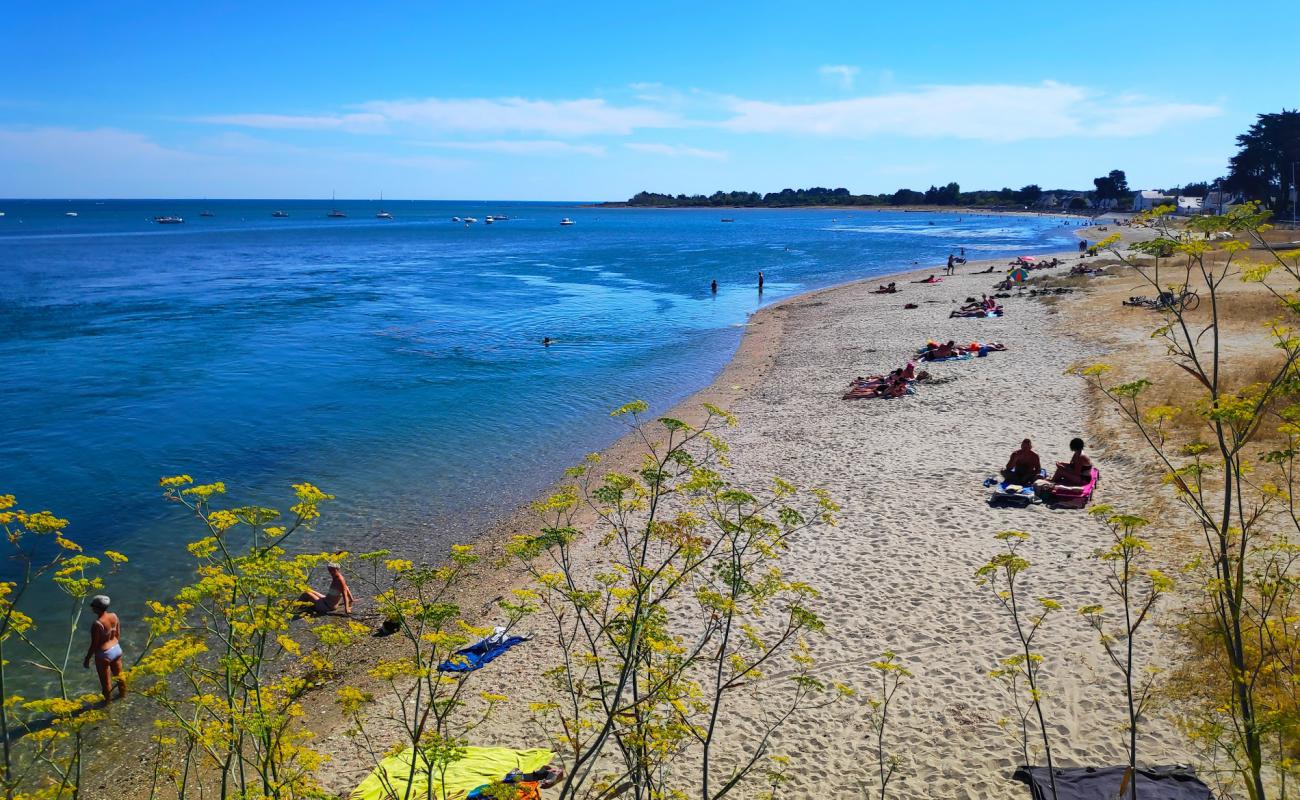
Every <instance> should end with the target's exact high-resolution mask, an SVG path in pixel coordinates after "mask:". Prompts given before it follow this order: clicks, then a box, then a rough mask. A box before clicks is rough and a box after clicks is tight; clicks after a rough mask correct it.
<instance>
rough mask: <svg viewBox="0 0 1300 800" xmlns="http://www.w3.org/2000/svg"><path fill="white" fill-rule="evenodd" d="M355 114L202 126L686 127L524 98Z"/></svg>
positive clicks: (587, 131) (598, 130) (355, 129)
mask: <svg viewBox="0 0 1300 800" xmlns="http://www.w3.org/2000/svg"><path fill="white" fill-rule="evenodd" d="M356 108H357V110H356V111H354V112H351V113H338V114H307V115H292V114H215V115H207V116H202V117H198V118H197V119H196V121H198V122H203V123H208V124H213V125H231V126H236V127H246V128H264V129H274V130H312V131H332V130H337V131H345V132H348V133H389V132H393V131H397V130H400V131H403V132H406V133H412V132H414V133H447V132H458V133H484V132H497V133H542V134H546V135H549V136H593V135H627V134H630V133H632V132H633V131H635V130H638V129H640V128H671V127H677V126H679V125H681V124H682V120H681V119H680V118H679V117H678V116H677V115H676V114H674V113H671V112H668V111H665V110H662V109H659V108H653V107H651V106H648V105H629V106H616V105H611V104H610V103H607V102H606V101H605V100H603V99H600V98H584V99H578V100H529V99H526V98H522V97H506V98H495V99H493V98H470V99H443V98H437V97H430V98H425V99H415V100H374V101H371V102H367V103H362V104H361V105H359V106H357V107H356Z"/></svg>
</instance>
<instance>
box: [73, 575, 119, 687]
mask: <svg viewBox="0 0 1300 800" xmlns="http://www.w3.org/2000/svg"><path fill="white" fill-rule="evenodd" d="M110 602H111V601H110V600H109V598H108V595H106V594H97V595H95V596H94V597H92V598H91V599H90V610H91V611H93V612H95V621H94V622H92V623H90V646H89V647H87V648H86V657H85V658H84V659H82V661H81V666H82V667H85V668H86V669H90V659H92V658H93V659H95V671H96V672H98V673H99V688H100V689H102V690H103V692H104V704H105V705H107V704H109V703H111V702H112V701H113V687H112V685H111V683H110V677H111V679H112V682H113V683H116V684H117V686H118V688H119V689H120V690H121V691H120V693H119V694H118V698H119V699H121V698H123V697H126V680H125V679H123V677H122V643H121V641H120V639H121V637H122V622H121V620H119V619H118V618H117V615H116V614H114V613H113V612H112V611H109V610H108V605H109V603H110Z"/></svg>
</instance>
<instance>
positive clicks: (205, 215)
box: [199, 211, 216, 217]
mask: <svg viewBox="0 0 1300 800" xmlns="http://www.w3.org/2000/svg"><path fill="white" fill-rule="evenodd" d="M199 216H200V217H213V216H216V215H215V214H213V213H212V212H211V211H200V212H199Z"/></svg>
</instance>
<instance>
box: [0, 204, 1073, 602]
mask: <svg viewBox="0 0 1300 800" xmlns="http://www.w3.org/2000/svg"><path fill="white" fill-rule="evenodd" d="M337 206H338V208H340V209H341V210H343V211H345V212H346V213H347V214H348V215H349V216H348V218H347V219H328V218H326V217H325V212H326V211H327V210H328V209H329V208H330V203H328V202H325V203H320V202H315V203H312V202H303V201H284V202H274V201H219V202H218V201H212V202H199V201H104V202H96V201H75V202H64V201H0V211H5V212H6V215H5V216H4V217H3V218H0V300H2V302H0V493H13V494H16V495H17V496H18V498H19V500H20V502H21V505H22V506H23V507H25V508H27V509H29V510H33V509H36V508H49V509H52V510H54V511H56V512H57V513H58V514H60V515H61V516H64V517H68V518H69V519H70V520H71V522H72V524H71V527H70V529H69V535H70V536H72V537H73V538H75V539H77V540H78V541H80V542H82V543H83V544H84V545H86V547H87V548H88V549H90V550H99V549H103V548H113V549H116V550H121V551H123V552H125V553H126V554H128V555H129V556H131V557H132V559H133V562H134V563H133V564H132V565H131V568H130V569H129V570H127V571H126V572H124V573H123V574H122V575H120V576H117V577H115V578H114V580H113V582H112V585H111V586H110V587H109V590H110V591H111V592H113V593H114V594H116V595H118V596H119V597H123V598H124V600H125V598H138V597H139V596H140V595H142V594H144V593H145V592H148V594H149V595H151V596H158V595H160V594H162V593H163V592H164V591H165V590H166V589H167V588H169V587H170V586H171V585H173V583H174V581H176V580H177V579H179V577H180V576H181V575H182V574H183V572H184V569H185V567H186V566H187V559H188V556H187V555H186V554H185V551H184V548H183V543H184V542H186V541H189V540H190V539H192V538H195V537H196V536H197V535H198V531H197V529H196V528H195V527H194V525H193V524H192V523H191V522H189V521H187V520H186V519H185V518H184V516H183V515H182V514H181V513H180V509H178V508H177V507H175V506H172V505H169V504H167V503H164V502H163V501H162V500H161V499H160V495H159V490H158V488H157V481H158V478H159V477H160V476H162V475H169V474H174V473H182V472H184V473H189V474H191V475H193V476H194V477H195V479H196V480H199V481H210V480H224V481H226V483H227V485H228V486H229V487H230V489H231V493H232V501H238V502H257V503H262V504H281V503H282V501H284V500H286V499H287V497H288V492H289V485H290V484H291V483H293V482H296V481H302V480H308V481H312V482H314V483H316V484H317V485H319V486H321V487H322V488H323V489H325V490H326V491H329V492H332V493H334V494H336V495H337V496H338V498H339V499H338V501H337V502H335V503H333V504H330V506H329V507H328V508H327V509H326V515H325V519H324V520H323V522H322V524H321V525H320V526H319V529H318V530H317V532H315V533H314V534H312V536H311V539H310V540H307V541H304V544H309V545H310V546H311V547H312V548H313V549H314V548H316V547H346V548H348V549H351V550H354V551H360V550H364V549H372V548H375V547H379V546H395V547H400V548H402V549H403V550H405V551H406V552H408V553H411V554H413V555H415V556H417V557H418V556H434V555H436V554H438V553H440V552H442V551H443V550H444V549H445V547H446V545H447V544H448V543H450V542H452V541H457V540H463V539H464V538H466V537H468V536H470V535H471V534H472V533H473V532H474V531H477V530H480V529H481V528H482V526H483V525H484V524H486V523H489V522H491V521H492V520H493V519H495V518H497V517H499V516H501V515H503V514H506V513H508V512H509V511H511V510H512V509H513V508H514V507H516V506H517V505H518V504H519V503H520V502H522V501H525V500H527V499H529V498H530V497H531V496H533V495H535V494H536V493H537V492H538V491H539V490H540V489H542V488H543V487H545V486H546V485H547V484H549V483H550V482H552V481H553V480H554V479H555V478H556V477H557V473H558V470H559V469H560V468H561V467H563V466H565V465H567V464H569V463H572V462H574V461H576V460H578V459H580V458H581V457H582V455H583V454H584V453H586V452H589V451H592V450H595V449H599V448H600V447H602V446H604V445H606V444H608V443H610V442H611V441H612V440H613V439H614V438H616V437H617V435H618V434H619V433H620V432H621V430H622V427H621V425H620V424H619V423H617V422H615V421H613V420H611V419H610V418H609V417H608V411H609V410H610V409H611V408H613V407H615V406H617V405H620V404H622V403H623V402H626V401H627V400H630V399H633V398H642V399H645V400H646V401H648V402H649V403H650V404H651V406H652V407H653V408H655V409H660V410H661V409H665V408H667V407H669V406H670V405H671V404H673V403H674V402H676V401H678V400H680V399H682V398H684V397H686V396H688V395H689V394H690V393H692V392H693V391H695V390H697V389H699V388H701V387H702V386H704V385H705V384H707V383H708V382H709V381H710V380H711V379H712V377H713V376H714V375H716V374H717V372H718V370H719V369H720V368H721V367H722V366H723V365H724V364H725V363H726V361H727V360H728V359H729V358H730V357H731V355H732V353H733V352H734V350H735V347H736V345H737V343H738V342H739V339H740V335H741V331H742V328H743V324H744V322H745V320H746V318H747V317H748V315H749V314H751V313H752V312H753V311H755V310H756V309H757V308H759V307H760V306H761V305H763V304H765V303H770V302H772V301H774V300H778V299H780V298H782V297H786V296H788V295H790V294H793V293H796V292H800V291H804V290H807V289H810V288H816V287H820V286H826V285H830V284H834V283H838V282H842V281H845V280H849V279H853V278H858V277H863V276H869V275H873V274H880V273H885V272H889V271H892V270H896V269H899V268H903V267H910V266H912V265H913V263H914V262H919V263H920V264H933V265H935V271H936V272H938V271H939V270H940V269H941V266H942V264H943V262H944V260H945V258H946V256H947V255H948V253H949V252H952V251H955V250H956V248H958V247H965V248H966V250H967V253H968V255H969V256H970V257H972V258H978V257H991V256H995V255H998V256H1001V255H1008V254H1013V253H1034V252H1043V251H1048V250H1054V249H1063V248H1068V247H1070V246H1072V244H1073V242H1074V239H1073V237H1072V235H1071V234H1070V229H1069V228H1068V227H1064V226H1063V225H1062V222H1061V220H1060V219H1054V218H1050V217H1020V218H1017V217H1005V216H998V217H991V216H975V215H969V214H961V215H958V214H928V213H927V214H920V213H911V214H909V213H864V212H855V211H851V210H841V209H795V210H782V211H778V210H730V209H728V210H716V209H714V210H643V209H636V210H633V209H600V208H576V207H572V206H566V205H556V204H541V203H482V202H463V203H460V202H397V201H391V202H386V203H385V204H384V207H385V208H386V209H387V210H389V211H391V212H392V213H393V215H394V216H395V217H396V219H395V220H394V221H391V222H389V221H383V220H377V219H375V218H374V213H375V212H376V211H377V210H378V209H379V204H378V203H375V202H367V201H339V202H338V203H337ZM203 209H210V210H211V211H212V212H213V216H212V217H201V216H200V215H199V212H200V210H203ZM276 209H284V210H285V211H288V212H289V214H290V217H289V218H287V219H274V218H272V217H271V212H272V211H273V210H276ZM67 210H75V211H77V212H78V216H77V217H75V218H74V217H67V216H64V212H65V211H67ZM160 214H177V215H180V216H183V217H184V218H185V223H184V224H183V225H170V226H168V225H157V224H154V223H153V222H151V221H149V220H150V218H151V217H153V216H155V215H160ZM488 214H494V215H495V214H506V215H509V216H510V219H509V220H508V221H505V222H499V223H496V224H493V225H490V226H489V225H485V224H483V222H482V221H481V220H482V219H483V218H484V217H485V216H487V215H488ZM453 215H457V216H464V215H472V216H475V217H478V218H479V220H480V222H479V223H478V224H476V225H472V226H465V225H461V224H454V223H452V222H451V221H450V218H451V217H452V216H453ZM564 216H569V217H572V218H573V219H574V220H575V221H576V223H577V224H575V225H573V226H568V227H561V226H560V225H559V224H558V223H559V220H560V218H561V217H564ZM723 216H726V217H733V218H735V220H736V221H735V222H734V223H726V224H724V223H720V221H719V219H720V218H721V217H723ZM760 270H762V271H763V272H764V273H765V276H766V281H767V282H766V287H765V288H766V291H765V292H764V294H762V295H761V296H760V295H759V294H758V292H757V291H756V289H755V280H756V274H757V273H758V271H760ZM713 279H716V280H717V281H718V284H719V291H718V293H717V295H712V294H711V293H710V291H709V281H710V280H713ZM543 336H550V337H552V338H554V339H555V340H556V341H555V343H554V344H553V345H552V346H551V347H549V348H545V347H542V346H541V344H540V340H541V339H542V337H543ZM851 372H852V368H851V367H848V366H846V374H849V373H851ZM134 602H136V603H137V604H138V601H134ZM124 608H125V612H124V613H126V614H131V613H132V608H133V606H132V605H131V604H125V605H124Z"/></svg>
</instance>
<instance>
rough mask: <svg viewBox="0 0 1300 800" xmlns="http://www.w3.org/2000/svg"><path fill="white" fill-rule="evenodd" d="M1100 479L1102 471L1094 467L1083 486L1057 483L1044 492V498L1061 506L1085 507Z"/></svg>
mask: <svg viewBox="0 0 1300 800" xmlns="http://www.w3.org/2000/svg"><path fill="white" fill-rule="evenodd" d="M1099 480H1101V473H1100V472H1099V471H1098V470H1097V468H1096V467H1093V468H1092V474H1091V476H1090V477H1089V478H1088V482H1087V483H1085V484H1084V485H1083V486H1065V485H1063V484H1056V486H1054V487H1053V488H1052V489H1049V490H1047V491H1046V492H1045V493H1044V495H1045V496H1044V498H1043V499H1044V500H1046V501H1047V502H1049V503H1051V504H1053V505H1056V506H1060V507H1061V508H1083V507H1084V506H1086V505H1088V502H1089V501H1091V500H1092V493H1093V491H1095V490H1096V488H1097V482H1098V481H1099Z"/></svg>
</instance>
